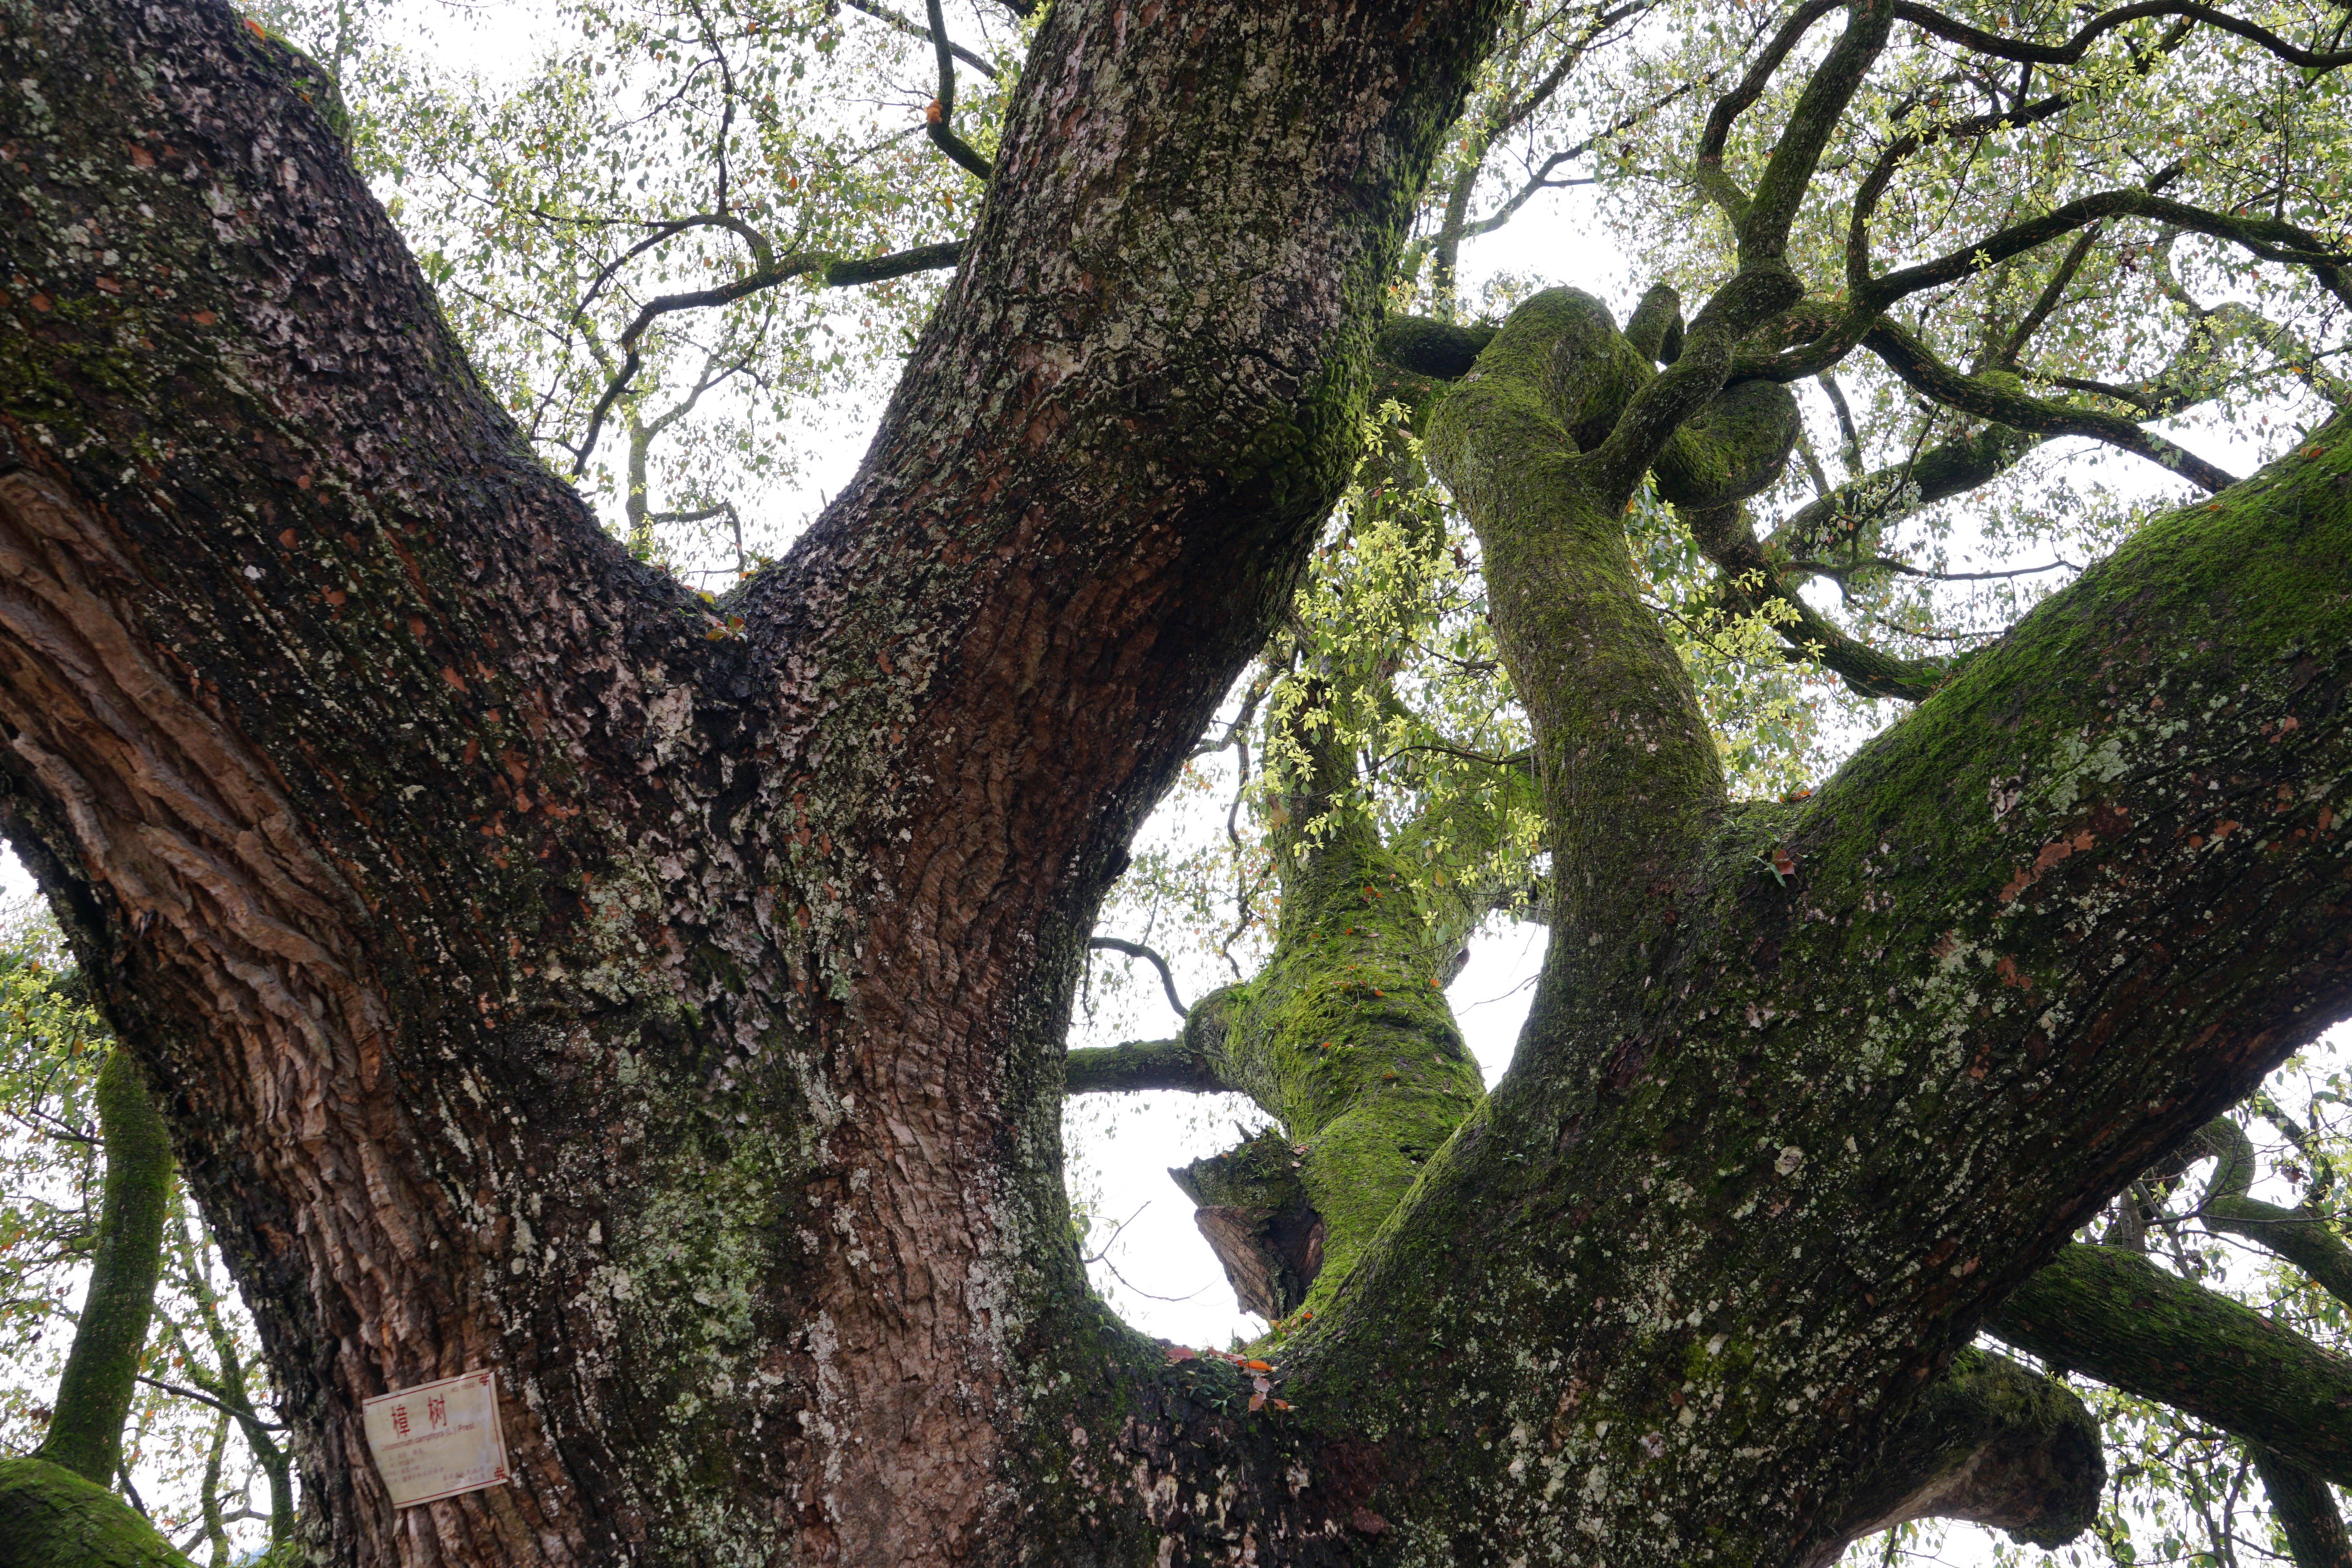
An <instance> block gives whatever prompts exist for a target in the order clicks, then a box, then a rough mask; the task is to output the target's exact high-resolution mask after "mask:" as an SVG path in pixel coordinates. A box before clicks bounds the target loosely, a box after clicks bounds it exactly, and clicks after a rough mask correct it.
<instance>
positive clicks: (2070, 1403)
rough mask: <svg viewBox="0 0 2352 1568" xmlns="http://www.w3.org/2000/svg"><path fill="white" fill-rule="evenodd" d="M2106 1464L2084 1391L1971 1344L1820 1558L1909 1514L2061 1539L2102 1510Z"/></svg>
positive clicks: (1895, 1441)
mask: <svg viewBox="0 0 2352 1568" xmlns="http://www.w3.org/2000/svg"><path fill="white" fill-rule="evenodd" d="M2106 1479H2107V1466H2106V1459H2105V1455H2104V1454H2103V1453H2102V1451H2101V1449H2100V1447H2099V1426H2098V1423H2097V1422H2096V1421H2095V1420H2094V1419H2093V1418H2092V1416H2091V1413H2090V1412H2089V1411H2088V1410H2087V1409H2085V1408H2084V1405H2083V1402H2082V1401H2081V1400H2079V1399H2077V1398H2075V1397H2074V1395H2073V1394H2070V1393H2068V1392H2067V1391H2066V1390H2065V1389H2064V1388H2063V1387H2061V1386H2060V1385H2059V1384H2054V1383H2053V1382H2051V1381H2050V1380H2049V1379H2048V1378H2046V1377H2042V1376H2039V1375H2037V1374H2036V1373H2030V1372H2028V1371H2026V1370H2025V1369H2024V1368H2023V1367H2021V1366H2020V1365H2018V1364H2017V1363H2015V1362H2013V1361H2011V1360H2010V1359H2009V1358H2008V1357H2007V1356H2002V1355H1995V1354H1993V1353H1991V1352H1988V1351H1980V1350H1977V1349H1974V1348H1973V1347H1971V1348H1967V1349H1963V1350H1961V1351H1960V1352H1958V1353H1957V1354H1955V1355H1954V1356H1953V1357H1952V1363H1951V1365H1950V1366H1948V1367H1947V1368H1946V1369H1945V1370H1944V1374H1943V1375H1942V1376H1941V1377H1939V1378H1937V1380H1936V1381H1935V1383H1934V1384H1930V1385H1929V1387H1928V1389H1927V1393H1926V1394H1922V1395H1921V1396H1920V1399H1919V1403H1918V1404H1917V1405H1916V1406H1915V1407H1914V1408H1913V1410H1912V1412H1911V1414H1910V1415H1909V1416H1908V1417H1907V1418H1906V1419H1905V1421H1904V1423H1903V1425H1902V1426H1900V1427H1898V1428H1897V1429H1896V1430H1895V1435H1894V1436H1893V1437H1892V1438H1891V1439H1889V1441H1888V1442H1887V1444H1886V1447H1885V1451H1884V1452H1883V1453H1882V1454H1881V1455H1880V1457H1879V1460H1878V1466H1877V1468H1875V1469H1874V1470H1873V1471H1872V1473H1871V1474H1870V1475H1869V1476H1868V1477H1867V1478H1866V1479H1864V1481H1863V1482H1862V1484H1861V1485H1860V1486H1858V1487H1857V1488H1855V1489H1854V1490H1853V1493H1852V1494H1851V1495H1849V1496H1848V1497H1847V1498H1846V1500H1845V1507H1846V1508H1847V1510H1849V1518H1850V1521H1851V1522H1849V1523H1847V1524H1846V1525H1845V1526H1844V1527H1843V1528H1842V1529H1840V1530H1838V1531H1833V1532H1832V1536H1833V1539H1832V1540H1831V1541H1830V1542H1825V1543H1823V1544H1822V1546H1821V1547H1820V1548H1819V1549H1818V1550H1817V1552H1816V1554H1815V1556H1814V1558H1813V1563H1814V1564H1815V1565H1817V1568H1818V1565H1820V1564H1825V1563H1833V1562H1835V1561H1836V1560H1837V1556H1838V1553H1839V1552H1843V1550H1844V1549H1845V1547H1846V1545H1847V1544H1848V1543H1850V1542H1854V1541H1858V1540H1860V1539H1861V1538H1862V1537H1864V1536H1865V1535H1869V1534H1872V1533H1874V1532H1875V1531H1881V1530H1887V1529H1891V1528H1893V1527H1894V1526H1895V1525H1897V1524H1901V1523H1903V1522H1905V1521H1907V1520H1914V1519H1925V1518H1929V1517H1935V1518H1940V1519H1962V1520H1968V1521H1971V1522H1973V1523H1977V1524H1990V1525H1994V1526H1997V1527H1999V1528H2000V1529H2001V1530H2004V1531H2008V1532H2009V1534H2010V1535H2011V1536H2012V1537H2013V1538H2015V1539H2016V1540H2018V1541H2021V1542H2025V1543H2027V1544H2028V1545H2032V1546H2041V1547H2054V1546H2062V1545H2063V1544H2065V1543H2066V1542H2069V1541H2072V1540H2074V1537H2075V1536H2077V1535H2079V1534H2081V1533H2082V1532H2083V1531H2084V1529H2085V1528H2086V1527H2087V1526H2089V1525H2090V1523H2091V1522H2092V1521H2094V1520H2095V1519H2096V1518H2097V1517H2098V1512H2099V1492H2100V1489H2101V1488H2103V1487H2105V1485H2106Z"/></svg>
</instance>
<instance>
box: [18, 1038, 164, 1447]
mask: <svg viewBox="0 0 2352 1568" xmlns="http://www.w3.org/2000/svg"><path fill="white" fill-rule="evenodd" d="M98 1126H99V1139H100V1157H101V1158H102V1159H103V1161H104V1162H105V1165H106V1171H105V1180H104V1187H103V1190H102V1193H101V1196H100V1205H99V1219H98V1243H97V1245H96V1246H95V1247H93V1248H92V1249H91V1251H90V1259H89V1289H88V1291H86V1292H85V1293H84V1295H83V1297H82V1303H81V1314H80V1316H79V1318H77V1319H76V1320H75V1322H74V1337H73V1346H72V1348H71V1349H70V1350H69V1351H68V1352H67V1353H66V1364H65V1370H64V1371H63V1372H62V1373H59V1374H58V1397H57V1405H56V1410H55V1413H54V1414H53V1415H51V1416H50V1418H49V1430H48V1435H47V1436H46V1437H44V1438H43V1439H42V1441H41V1447H40V1448H39V1450H38V1457H39V1458H43V1459H46V1460H47V1461H48V1462H49V1463H51V1464H53V1465H61V1466H63V1467H64V1468H67V1469H68V1470H71V1471H73V1472H74V1474H76V1475H78V1476H80V1477H82V1478H83V1479H86V1480H89V1481H94V1482H96V1483H97V1484H98V1485H100V1486H101V1487H110V1486H112V1485H113V1484H114V1476H115V1472H116V1471H118V1470H120V1469H121V1468H122V1424H123V1423H124V1422H125V1421H126V1420H128V1419H129V1418H130V1415H131V1395H133V1394H136V1393H137V1392H138V1389H139V1368H140V1365H141V1363H142V1358H143V1356H144V1354H145V1352H146V1349H147V1322H148V1320H149V1318H150V1317H152V1315H153V1313H154V1310H155V1282H156V1280H157V1279H158V1278H160V1277H161V1275H162V1273H163V1214H164V1211H165V1210H166V1209H168V1208H169V1207H170V1206H171V1200H172V1147H171V1144H170V1142H169V1141H168V1140H167V1138H166V1136H165V1133H164V1131H163V1118H162V1117H161V1116H159V1115H157V1114H156V1111H155V1103H154V1101H153V1100H152V1099H150V1098H149V1096H148V1093H147V1086H146V1084H145V1083H144V1082H142V1081H141V1078H140V1071H139V1064H138V1063H137V1062H135V1061H133V1060H132V1059H131V1058H130V1057H129V1056H127V1055H126V1054H124V1053H123V1052H121V1051H119V1050H118V1051H113V1052H110V1053H109V1055H108V1057H107V1058H106V1065H105V1066H104V1067H103V1068H100V1069H99V1074H98Z"/></svg>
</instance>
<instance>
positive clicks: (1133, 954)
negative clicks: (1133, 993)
mask: <svg viewBox="0 0 2352 1568" xmlns="http://www.w3.org/2000/svg"><path fill="white" fill-rule="evenodd" d="M1087 947H1089V948H1091V949H1093V950H1094V951H1095V952H1123V953H1125V954H1127V956H1128V957H1129V958H1139V959H1141V960H1143V962H1144V963H1148V964H1150V965H1151V967H1152V968H1154V969H1156V970H1158V971H1160V989H1162V990H1164V991H1166V992H1167V993H1168V1005H1170V1006H1171V1007H1173V1008H1175V1009H1176V1016H1178V1017H1179V1018H1183V1017H1189V1016H1191V1015H1192V1008H1191V1007H1190V1006H1189V1005H1186V1003H1185V1001H1184V999H1183V998H1182V997H1181V996H1179V995H1177V994H1176V976H1175V975H1174V974H1173V973H1170V971H1169V968H1168V961H1167V960H1166V959H1164V958H1162V957H1160V955H1159V954H1158V953H1156V952H1152V951H1151V949H1150V948H1148V947H1146V946H1144V945H1143V944H1142V943H1141V942H1129V941H1127V940H1126V939H1124V938H1122V937H1116V936H1090V937H1088V938H1087Z"/></svg>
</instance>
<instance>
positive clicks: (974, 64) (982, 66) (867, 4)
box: [843, 0, 998, 81]
mask: <svg viewBox="0 0 2352 1568" xmlns="http://www.w3.org/2000/svg"><path fill="white" fill-rule="evenodd" d="M843 4H845V5H847V6H848V7H849V8H850V9H851V10H853V11H863V12H865V13H866V15H867V16H871V17H873V18H875V19H876V20H877V21H879V22H887V23H888V24H889V25H890V26H893V27H896V28H897V29H898V31H900V32H902V33H904V34H906V35H907V36H908V37H914V38H920V39H922V40H923V42H925V43H927V44H928V43H929V42H931V30H930V29H929V27H926V26H923V25H922V24H921V23H920V22H917V21H914V20H912V19H911V18H908V17H906V16H900V15H898V12H896V11H893V10H891V9H890V7H888V6H887V5H876V4H875V3H874V0H843ZM948 47H949V48H950V49H951V50H953V51H954V53H955V58H958V59H960V60H961V61H962V62H963V63H964V64H966V65H968V66H970V67H971V68H972V69H974V70H976V71H978V72H979V73H980V74H981V75H982V76H984V77H986V78H987V79H989V80H991V81H995V80H997V79H998V77H997V74H996V68H995V67H994V66H992V65H990V64H989V63H988V62H987V61H986V60H984V59H982V58H980V57H979V56H978V55H976V54H973V53H972V52H971V50H970V49H967V48H965V47H963V46H962V45H961V44H950V45H949V46H948Z"/></svg>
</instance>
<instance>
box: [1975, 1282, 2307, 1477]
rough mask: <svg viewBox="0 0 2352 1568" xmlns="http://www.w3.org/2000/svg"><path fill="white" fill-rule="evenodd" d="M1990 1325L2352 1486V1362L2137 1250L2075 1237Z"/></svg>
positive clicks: (2052, 1357) (2047, 1356) (2053, 1359)
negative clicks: (2090, 1244) (2093, 1244)
mask: <svg viewBox="0 0 2352 1568" xmlns="http://www.w3.org/2000/svg"><path fill="white" fill-rule="evenodd" d="M1985 1327H1986V1328H1987V1329H1989V1330H1990V1331H1991V1332H1993V1333H1994V1334H1996V1335H1998V1336H2000V1338H2001V1339H2003V1340H2005V1341H2007V1342H2009V1343H2011V1344H2012V1345H2015V1346H2016V1347H2017V1348H2018V1349H2020V1350H2022V1351H2028V1352H2032V1354H2034V1355H2037V1356H2040V1357H2041V1358H2042V1360H2044V1361H2046V1362H2049V1363H2053V1364H2054V1365H2057V1366H2062V1367H2065V1368H2067V1369H2068V1370H2070V1371H2074V1372H2079V1373H2085V1374H2087V1375H2089V1376H2091V1377H2095V1378H2097V1379H2098V1380H2099V1381H2100V1382H2101V1383H2105V1384H2112V1385H2113V1386H2115V1387H2116V1388H2120V1389H2122V1390H2123V1391H2124V1392H2125V1393H2126V1394H2138V1395H2139V1396H2140V1397H2142V1398H2144V1399H2154V1400H2158V1401H2159V1402H2161V1403H2163V1404H2166V1405H2171V1406H2172V1407H2173V1408H2174V1409H2176V1410H2179V1411H2183V1412H2185V1413H2186V1414H2188V1415H2192V1416H2195V1417H2196V1418H2197V1419H2199V1420H2200V1421H2210V1422H2211V1423H2212V1424H2213V1425H2215V1426H2220V1427H2221V1428H2222V1429H2223V1430H2225V1431H2229V1432H2233V1433H2235V1434H2237V1435H2238V1436H2242V1437H2244V1438H2246V1439H2248V1440H2249V1441H2252V1442H2255V1443H2260V1444H2263V1445H2264V1446H2265V1447H2269V1448H2270V1449H2272V1450H2273V1452H2275V1453H2277V1454H2281V1455H2284V1457H2285V1458H2288V1459H2290V1460H2292V1461H2293V1462H2294V1463H2295V1464H2296V1465H2299V1466H2301V1467H2302V1468H2305V1469H2307V1470H2309V1471H2310V1472H2311V1473H2312V1474H2313V1475H2315V1476H2318V1477H2320V1478H2322V1479H2326V1480H2329V1481H2333V1482H2334V1483H2336V1485H2337V1486H2352V1362H2347V1361H2346V1360H2345V1359H2344V1358H2343V1357H2341V1356H2339V1355H2336V1353H2335V1352H2332V1351H2328V1350H2326V1349H2324V1348H2323V1347H2321V1346H2319V1345H2317V1344H2315V1343H2313V1342H2311V1341H2310V1340H2307V1339H2305V1338H2304V1337H2303V1336H2302V1335H2301V1334H2298V1333H2296V1332H2294V1331H2293V1330H2291V1329H2285V1328H2282V1327H2280V1326H2279V1325H2278V1324H2276V1323H2274V1322H2273V1321H2271V1320H2270V1319H2268V1318H2265V1317H2263V1315H2262V1314H2261V1313H2259V1312H2257V1311H2255V1310H2253V1309H2252V1308H2251V1307H2248V1306H2244V1305H2242V1304H2241V1303H2240V1302H2237V1301H2235V1300H2231V1299H2230V1298H2229V1297H2227V1296H2224V1295H2221V1293H2220V1292H2218V1291H2213V1290H2208V1289H2204V1288H2203V1287H2201V1286H2198V1285H2192V1284H2190V1283H2189V1281H2188V1280H2186V1279H2181V1278H2180V1277H2179V1275H2177V1274H2173V1273H2169V1272H2168V1271H2167V1270H2165V1269H2162V1268H2158V1267H2157V1266H2156V1265H2155V1264H2154V1263H2152V1262H2150V1261H2149V1260H2148V1259H2147V1258H2146V1257H2145V1256H2143V1255H2142V1254H2140V1253H2137V1252H2131V1251H2126V1250H2124V1249H2122V1248H2118V1247H2084V1246H2081V1245H2079V1244H2077V1245H2072V1246H2068V1247H2064V1248H2063V1249H2061V1250H2060V1252H2059V1254H2058V1256H2057V1257H2056V1258H2055V1259H2053V1261H2052V1262H2051V1264H2050V1265H2049V1266H2048V1267H2047V1268H2043V1269H2042V1270H2041V1271H2040V1272H2039V1273H2037V1274H2035V1275H2034V1276H2033V1277H2032V1279H2028V1280H2027V1281H2026V1282H2025V1283H2024V1284H2023V1285H2021V1286H2020V1287H2019V1288H2018V1289H2017V1290H2016V1291H2015V1292H2014V1293H2013V1294H2011V1296H2010V1297H2009V1298H2008V1299H2007V1300H2004V1301H2003V1302H2001V1304H2000V1306H1998V1307H1996V1308H1994V1309H1993V1310H1992V1311H1991V1312H1990V1314H1989V1315H1988V1316H1987V1317H1986V1319H1985Z"/></svg>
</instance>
